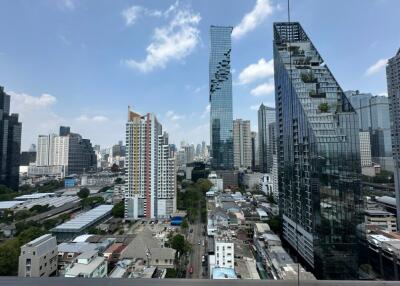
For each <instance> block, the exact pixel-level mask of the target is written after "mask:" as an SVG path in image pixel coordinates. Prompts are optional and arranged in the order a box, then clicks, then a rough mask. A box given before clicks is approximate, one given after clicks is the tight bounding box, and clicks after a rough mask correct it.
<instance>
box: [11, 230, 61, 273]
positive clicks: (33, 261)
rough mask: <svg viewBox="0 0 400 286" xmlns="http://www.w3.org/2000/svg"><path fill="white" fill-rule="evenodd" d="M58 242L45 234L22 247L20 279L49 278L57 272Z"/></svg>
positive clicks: (19, 263)
mask: <svg viewBox="0 0 400 286" xmlns="http://www.w3.org/2000/svg"><path fill="white" fill-rule="evenodd" d="M57 258H58V251H57V241H56V238H55V237H54V236H52V235H51V234H45V235H42V236H41V237H38V238H36V239H34V240H32V241H30V242H28V243H27V244H25V245H23V246H21V254H20V256H19V262H18V276H19V277H48V276H50V275H51V274H54V273H55V272H56V271H57Z"/></svg>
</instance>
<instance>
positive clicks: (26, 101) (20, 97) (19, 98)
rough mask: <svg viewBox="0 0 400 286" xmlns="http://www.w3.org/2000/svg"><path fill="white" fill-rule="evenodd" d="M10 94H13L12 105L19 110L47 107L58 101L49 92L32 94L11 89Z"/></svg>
mask: <svg viewBox="0 0 400 286" xmlns="http://www.w3.org/2000/svg"><path fill="white" fill-rule="evenodd" d="M8 94H9V95H10V96H11V106H12V107H13V108H14V109H15V110H17V112H22V111H26V110H33V109H40V108H45V107H49V106H51V105H53V104H55V103H56V102H57V99H56V98H55V97H54V96H52V95H51V94H47V93H43V94H42V95H40V96H31V95H29V94H26V93H16V92H13V91H10V92H8Z"/></svg>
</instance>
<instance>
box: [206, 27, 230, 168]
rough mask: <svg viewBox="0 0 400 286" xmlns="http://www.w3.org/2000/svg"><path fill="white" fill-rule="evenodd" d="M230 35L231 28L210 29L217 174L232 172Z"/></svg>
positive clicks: (213, 125)
mask: <svg viewBox="0 0 400 286" xmlns="http://www.w3.org/2000/svg"><path fill="white" fill-rule="evenodd" d="M231 33H232V27H221V26H211V28H210V43H211V46H210V62H209V91H210V131H211V134H210V140H211V155H212V167H213V169H215V170H230V169H233V134H232V130H233V115H232V75H231V57H230V55H231Z"/></svg>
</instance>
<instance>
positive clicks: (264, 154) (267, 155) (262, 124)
mask: <svg viewBox="0 0 400 286" xmlns="http://www.w3.org/2000/svg"><path fill="white" fill-rule="evenodd" d="M275 117H276V115H275V108H271V107H268V106H265V105H264V104H261V105H260V108H259V109H258V142H259V146H260V148H259V156H260V171H261V172H263V173H271V169H272V154H273V144H272V141H273V134H271V132H273V130H271V129H270V127H269V125H270V124H271V123H274V122H275Z"/></svg>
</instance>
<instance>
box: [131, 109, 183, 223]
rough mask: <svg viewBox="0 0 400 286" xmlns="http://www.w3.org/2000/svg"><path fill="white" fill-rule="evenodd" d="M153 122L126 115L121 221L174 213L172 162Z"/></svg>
mask: <svg viewBox="0 0 400 286" xmlns="http://www.w3.org/2000/svg"><path fill="white" fill-rule="evenodd" d="M171 153H172V152H171V150H170V146H169V145H168V135H167V134H166V133H164V134H162V126H161V124H160V123H159V122H158V120H157V118H156V117H155V116H154V115H153V114H151V113H148V114H146V115H143V116H142V115H140V114H138V113H135V112H132V111H131V110H130V109H129V111H128V122H127V123H126V157H125V168H126V187H125V219H128V220H132V219H137V218H138V217H147V218H155V217H165V216H169V215H171V214H172V213H174V212H175V210H176V202H175V200H176V168H175V159H174V157H173V156H172V154H171Z"/></svg>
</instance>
